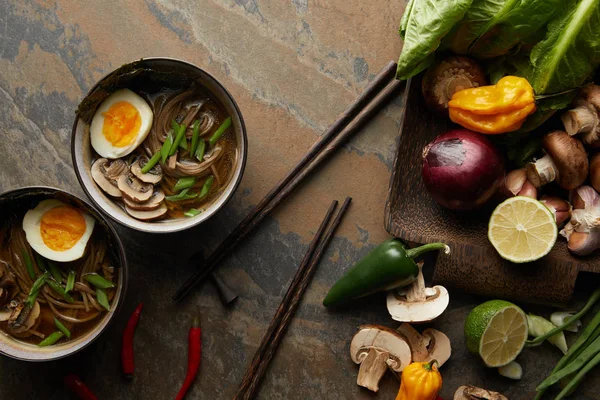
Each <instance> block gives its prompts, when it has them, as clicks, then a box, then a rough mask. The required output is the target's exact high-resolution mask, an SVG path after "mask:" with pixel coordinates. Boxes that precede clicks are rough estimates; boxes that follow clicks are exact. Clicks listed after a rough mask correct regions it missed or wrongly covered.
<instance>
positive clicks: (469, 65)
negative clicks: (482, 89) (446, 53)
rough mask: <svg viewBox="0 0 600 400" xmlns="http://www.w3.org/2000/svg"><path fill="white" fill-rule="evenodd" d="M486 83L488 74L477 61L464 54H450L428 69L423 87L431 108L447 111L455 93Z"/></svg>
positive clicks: (441, 111)
mask: <svg viewBox="0 0 600 400" xmlns="http://www.w3.org/2000/svg"><path fill="white" fill-rule="evenodd" d="M486 84H487V79H486V75H485V73H484V71H483V69H482V68H481V67H480V66H479V64H478V63H477V61H475V60H473V59H472V58H469V57H464V56H450V57H447V58H445V59H443V60H442V61H440V62H439V63H437V64H435V65H433V66H431V67H430V68H429V69H428V70H427V72H426V73H425V76H424V77H423V81H422V83H421V89H422V91H423V97H424V98H425V101H426V102H427V105H428V106H429V108H430V109H432V110H434V111H436V112H440V113H445V112H447V111H448V101H450V99H452V95H453V94H454V93H456V92H458V91H459V90H463V89H469V88H472V87H478V86H483V85H486Z"/></svg>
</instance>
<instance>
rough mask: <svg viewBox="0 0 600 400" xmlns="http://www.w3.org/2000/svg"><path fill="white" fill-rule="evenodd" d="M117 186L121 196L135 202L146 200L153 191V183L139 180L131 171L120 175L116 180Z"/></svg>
mask: <svg viewBox="0 0 600 400" xmlns="http://www.w3.org/2000/svg"><path fill="white" fill-rule="evenodd" d="M117 186H118V188H119V190H120V191H121V193H122V194H123V197H126V198H128V199H129V200H132V201H135V202H137V203H143V202H144V201H147V200H148V199H150V197H152V193H154V185H152V184H150V183H144V182H142V181H140V180H139V179H138V178H136V177H135V176H134V175H133V174H132V173H126V174H123V175H121V176H120V177H119V179H118V180H117Z"/></svg>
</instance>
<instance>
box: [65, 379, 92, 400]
mask: <svg viewBox="0 0 600 400" xmlns="http://www.w3.org/2000/svg"><path fill="white" fill-rule="evenodd" d="M64 381H65V386H67V387H68V388H69V389H71V391H72V392H73V393H75V394H76V395H77V397H79V398H80V399H81V400H98V398H97V397H96V396H95V395H94V393H92V391H91V390H90V388H88V387H87V386H86V385H85V383H83V381H82V380H81V379H79V377H78V376H77V375H75V374H70V375H67V376H65V379H64Z"/></svg>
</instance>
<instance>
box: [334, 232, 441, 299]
mask: <svg viewBox="0 0 600 400" xmlns="http://www.w3.org/2000/svg"><path fill="white" fill-rule="evenodd" d="M440 249H445V251H446V253H448V252H449V250H450V249H449V247H448V246H447V245H445V244H444V243H429V244H426V245H423V246H421V247H416V248H414V249H407V248H406V247H405V245H404V243H402V242H401V241H400V240H398V239H390V240H386V241H385V242H383V243H382V244H381V245H379V246H378V247H377V248H375V250H373V251H372V252H370V253H369V254H367V255H366V256H365V257H364V258H363V259H361V260H360V261H359V262H358V263H357V264H356V265H355V266H354V267H352V268H351V269H350V270H349V271H348V272H346V273H345V274H344V276H342V277H341V278H340V279H339V280H338V281H337V282H336V283H335V284H334V285H333V286H332V287H331V289H330V290H329V293H327V296H325V300H323V305H324V306H326V307H330V306H337V305H340V304H343V303H345V302H348V301H350V300H352V299H356V298H358V297H362V296H366V295H368V294H371V293H375V292H379V291H382V290H390V289H393V288H396V287H401V286H407V285H410V284H411V283H412V282H414V280H415V279H416V278H417V275H418V274H419V267H418V266H417V263H415V261H414V258H415V257H418V256H420V255H421V254H423V253H427V252H429V251H433V250H440Z"/></svg>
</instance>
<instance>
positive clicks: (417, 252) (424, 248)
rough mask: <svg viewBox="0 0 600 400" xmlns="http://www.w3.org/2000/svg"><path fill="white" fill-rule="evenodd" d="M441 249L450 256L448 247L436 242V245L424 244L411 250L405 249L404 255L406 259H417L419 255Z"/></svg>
mask: <svg viewBox="0 0 600 400" xmlns="http://www.w3.org/2000/svg"><path fill="white" fill-rule="evenodd" d="M442 249H443V250H444V253H446V254H450V247H448V245H447V244H445V243H439V242H436V243H428V244H424V245H423V246H419V247H415V248H412V249H407V250H406V255H407V257H410V258H416V257H419V256H420V255H421V254H425V253H427V252H430V251H434V250H442Z"/></svg>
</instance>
